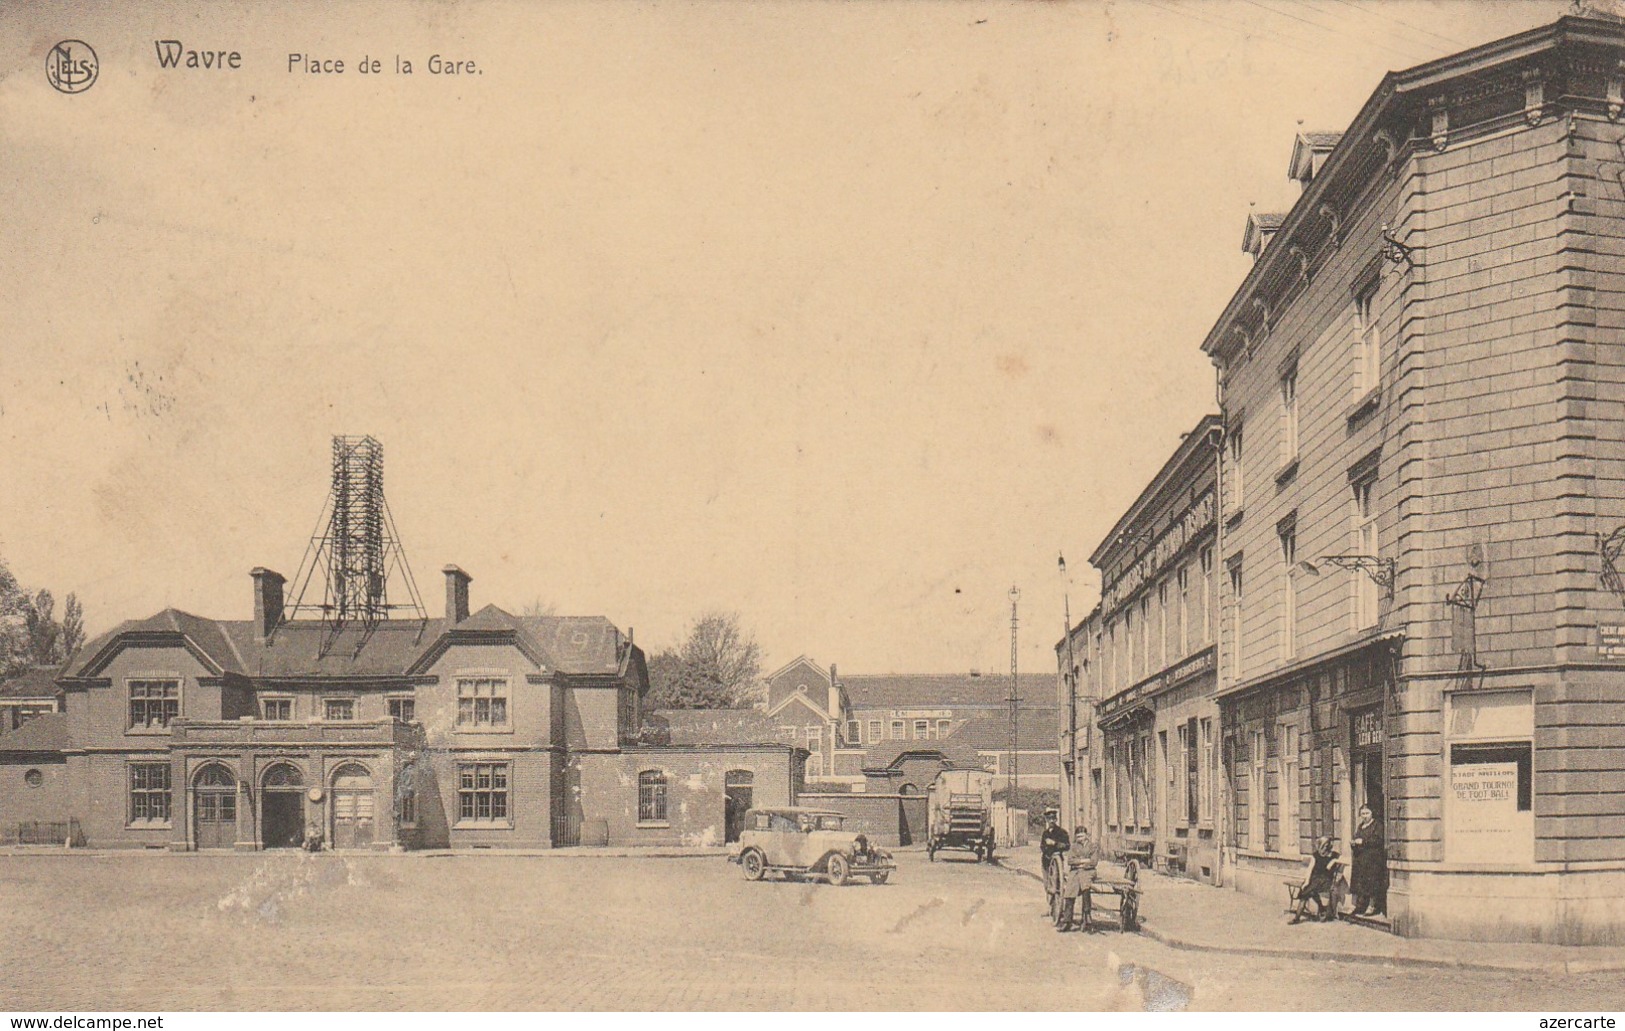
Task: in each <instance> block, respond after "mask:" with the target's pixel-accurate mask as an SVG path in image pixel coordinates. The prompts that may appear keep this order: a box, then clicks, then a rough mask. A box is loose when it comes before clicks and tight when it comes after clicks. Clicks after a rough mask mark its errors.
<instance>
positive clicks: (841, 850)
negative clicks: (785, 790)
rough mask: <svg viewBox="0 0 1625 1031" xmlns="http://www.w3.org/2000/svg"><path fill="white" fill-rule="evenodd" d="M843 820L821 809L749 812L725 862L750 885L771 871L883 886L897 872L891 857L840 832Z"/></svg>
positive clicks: (858, 836) (862, 839) (864, 839)
mask: <svg viewBox="0 0 1625 1031" xmlns="http://www.w3.org/2000/svg"><path fill="white" fill-rule="evenodd" d="M845 819H846V817H845V816H843V815H842V814H840V813H836V812H831V811H829V810H827V809H803V808H800V807H796V806H787V807H785V808H782V809H751V810H749V811H748V812H746V813H745V826H744V829H743V830H742V831H740V832H739V845H738V849H737V851H735V852H734V854H733V855H731V856H729V857H728V858H729V861H730V862H734V863H738V864H739V865H740V867H741V868H743V869H744V871H745V879H746V880H751V881H759V880H761V879H762V878H763V877H765V876H767V874H768V873H770V872H771V873H777V874H780V875H781V876H783V877H785V878H801V877H818V878H822V879H823V880H826V881H828V882H829V883H830V884H834V885H841V884H845V883H846V882H847V881H848V880H849V879H851V878H853V877H867V878H869V880H870V882H871V883H873V884H885V883H886V878H887V877H890V876H891V872H892V871H893V870H895V869H897V864H896V863H894V862H892V858H891V854H890V853H889V852H884V851H882V850H880V849H878V848H875V847H873V846H872V845H870V844H869V839H868V838H867V837H865V836H864V835H862V834H854V833H852V832H851V831H847V830H842V829H841V825H842V823H843V822H844V821H845Z"/></svg>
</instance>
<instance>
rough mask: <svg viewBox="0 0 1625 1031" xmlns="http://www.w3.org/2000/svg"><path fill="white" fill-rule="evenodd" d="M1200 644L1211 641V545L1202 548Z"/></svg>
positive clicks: (1212, 592) (1208, 643)
mask: <svg viewBox="0 0 1625 1031" xmlns="http://www.w3.org/2000/svg"><path fill="white" fill-rule="evenodd" d="M1201 561H1202V644H1203V645H1204V646H1206V645H1210V644H1212V643H1213V595H1214V593H1215V591H1214V587H1213V546H1212V545H1211V544H1210V545H1208V546H1207V547H1205V548H1203V549H1202V560H1201Z"/></svg>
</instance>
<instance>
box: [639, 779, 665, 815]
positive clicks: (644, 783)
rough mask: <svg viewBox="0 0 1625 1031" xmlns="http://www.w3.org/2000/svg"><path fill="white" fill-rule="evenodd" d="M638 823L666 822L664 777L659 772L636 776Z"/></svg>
mask: <svg viewBox="0 0 1625 1031" xmlns="http://www.w3.org/2000/svg"><path fill="white" fill-rule="evenodd" d="M638 822H639V823H665V822H666V775H665V774H664V773H661V772H660V771H659V770H645V771H644V772H642V773H640V774H638Z"/></svg>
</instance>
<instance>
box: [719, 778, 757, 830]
mask: <svg viewBox="0 0 1625 1031" xmlns="http://www.w3.org/2000/svg"><path fill="white" fill-rule="evenodd" d="M722 783H723V795H724V798H723V840H725V841H738V840H739V832H740V831H742V830H744V829H745V810H747V809H749V808H750V807H751V805H752V804H753V803H754V798H753V796H754V794H755V790H756V774H754V773H752V772H751V771H750V770H729V771H728V772H727V773H726V774H725V775H724V776H723V778H722Z"/></svg>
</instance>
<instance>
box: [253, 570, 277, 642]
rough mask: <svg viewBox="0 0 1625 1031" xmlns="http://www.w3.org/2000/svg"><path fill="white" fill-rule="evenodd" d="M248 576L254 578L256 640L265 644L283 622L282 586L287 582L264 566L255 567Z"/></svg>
mask: <svg viewBox="0 0 1625 1031" xmlns="http://www.w3.org/2000/svg"><path fill="white" fill-rule="evenodd" d="M248 575H249V576H252V577H253V578H254V638H255V640H257V641H259V642H260V643H262V644H263V643H264V642H265V641H266V639H267V638H269V637H270V636H271V631H273V630H275V629H276V625H277V624H278V623H280V622H282V585H283V584H284V583H287V580H286V579H285V578H284V577H283V575H282V574H281V573H277V572H273V571H272V570H269V569H266V568H265V567H264V566H255V567H254V568H253V569H252V570H250V571H249V574H248Z"/></svg>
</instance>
